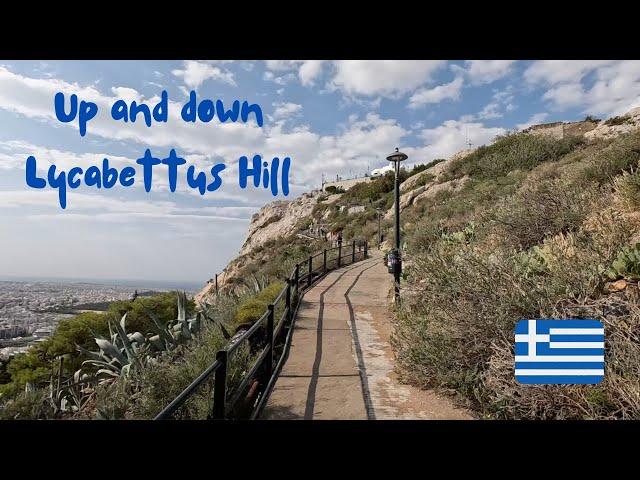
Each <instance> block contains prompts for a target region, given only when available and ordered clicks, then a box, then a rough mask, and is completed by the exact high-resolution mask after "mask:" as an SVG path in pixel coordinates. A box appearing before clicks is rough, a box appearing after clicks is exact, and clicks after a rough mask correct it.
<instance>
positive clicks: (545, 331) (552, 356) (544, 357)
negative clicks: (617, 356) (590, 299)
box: [515, 320, 604, 385]
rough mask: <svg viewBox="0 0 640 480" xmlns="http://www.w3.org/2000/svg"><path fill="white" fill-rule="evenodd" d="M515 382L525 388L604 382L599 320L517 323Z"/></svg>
mask: <svg viewBox="0 0 640 480" xmlns="http://www.w3.org/2000/svg"><path fill="white" fill-rule="evenodd" d="M515 341H516V344H515V345H516V348H515V353H516V355H515V357H516V359H515V360H516V362H515V367H516V380H518V382H520V383H524V384H533V385H545V384H594V383H598V382H600V381H601V380H602V379H603V378H604V328H603V326H602V324H601V323H600V322H599V321H598V320H520V321H519V322H518V323H516V328H515Z"/></svg>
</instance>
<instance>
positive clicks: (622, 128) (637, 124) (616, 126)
mask: <svg viewBox="0 0 640 480" xmlns="http://www.w3.org/2000/svg"><path fill="white" fill-rule="evenodd" d="M637 128H640V107H636V108H634V109H632V110H629V111H628V112H627V113H625V114H624V115H621V116H620V117H614V118H610V119H608V120H603V121H601V122H600V123H599V124H598V126H597V127H596V128H594V129H593V130H591V131H589V132H587V133H585V134H584V138H586V139H597V138H613V137H616V136H618V135H621V134H623V133H627V132H630V131H632V130H636V129H637Z"/></svg>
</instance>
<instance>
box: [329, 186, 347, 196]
mask: <svg viewBox="0 0 640 480" xmlns="http://www.w3.org/2000/svg"><path fill="white" fill-rule="evenodd" d="M324 191H325V192H327V193H329V194H331V195H335V194H336V193H344V188H342V187H336V186H335V185H329V186H328V187H326V188H325V189H324Z"/></svg>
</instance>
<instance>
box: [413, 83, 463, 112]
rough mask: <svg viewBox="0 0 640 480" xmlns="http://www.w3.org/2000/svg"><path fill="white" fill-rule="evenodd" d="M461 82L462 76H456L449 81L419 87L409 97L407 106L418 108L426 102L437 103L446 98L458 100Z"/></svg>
mask: <svg viewBox="0 0 640 480" xmlns="http://www.w3.org/2000/svg"><path fill="white" fill-rule="evenodd" d="M463 83H464V81H463V80H462V77H457V78H455V79H454V80H453V81H452V82H450V83H445V84H442V85H438V86H437V87H433V88H423V89H420V90H418V91H417V92H416V93H414V94H413V95H411V98H409V108H419V107H421V106H423V105H426V104H428V103H439V102H441V101H443V100H447V99H450V100H459V99H460V92H461V91H462V85H463Z"/></svg>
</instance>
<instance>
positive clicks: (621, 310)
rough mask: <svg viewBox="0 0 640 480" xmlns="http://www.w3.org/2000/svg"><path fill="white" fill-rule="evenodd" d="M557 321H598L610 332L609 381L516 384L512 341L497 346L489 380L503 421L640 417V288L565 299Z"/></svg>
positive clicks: (607, 334)
mask: <svg viewBox="0 0 640 480" xmlns="http://www.w3.org/2000/svg"><path fill="white" fill-rule="evenodd" d="M551 315H552V316H553V317H555V318H593V319H597V320H600V321H601V322H602V323H603V325H604V327H605V338H606V357H605V360H606V363H605V377H604V380H603V381H602V382H601V383H599V384H597V385H567V386H561V385H521V384H519V383H517V382H515V381H514V375H513V352H512V348H511V342H496V343H494V345H493V354H492V357H491V360H490V362H489V368H488V369H487V372H486V375H485V377H484V383H485V385H486V386H487V388H488V389H489V391H490V392H491V395H490V398H491V400H490V401H491V402H492V404H493V407H494V408H493V410H494V412H495V414H496V416H498V417H502V418H543V419H549V418H554V419H603V418H611V419H613V418H620V419H632V418H633V419H638V418H640V307H639V303H638V286H637V285H634V286H631V287H629V288H627V290H626V291H624V292H620V293H617V294H612V295H608V296H604V297H600V298H599V299H597V300H591V299H587V300H577V299H575V300H573V299H572V300H563V301H560V302H558V303H557V304H556V305H555V306H554V308H553V310H552V313H551Z"/></svg>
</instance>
